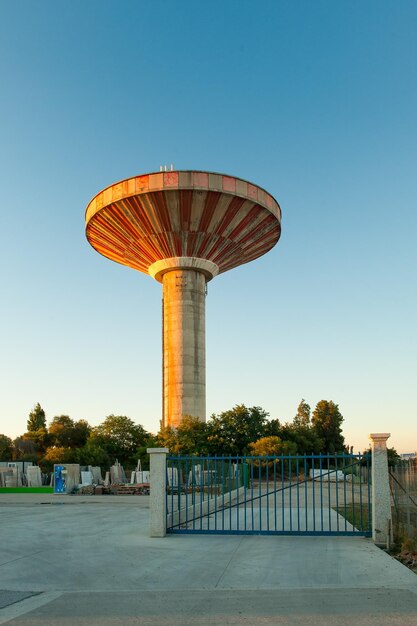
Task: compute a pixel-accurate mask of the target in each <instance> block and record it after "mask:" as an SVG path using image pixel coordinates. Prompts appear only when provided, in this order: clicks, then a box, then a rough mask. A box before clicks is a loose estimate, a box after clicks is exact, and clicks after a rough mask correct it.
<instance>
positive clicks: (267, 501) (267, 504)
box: [261, 456, 269, 530]
mask: <svg viewBox="0 0 417 626" xmlns="http://www.w3.org/2000/svg"><path fill="white" fill-rule="evenodd" d="M261 505H262V503H261ZM266 529H267V530H269V456H267V457H266Z"/></svg>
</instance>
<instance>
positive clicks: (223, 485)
mask: <svg viewBox="0 0 417 626" xmlns="http://www.w3.org/2000/svg"><path fill="white" fill-rule="evenodd" d="M224 465H225V463H224V457H222V530H224V490H225V483H224V481H225V478H224Z"/></svg>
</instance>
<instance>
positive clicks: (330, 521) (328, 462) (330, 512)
mask: <svg viewBox="0 0 417 626" xmlns="http://www.w3.org/2000/svg"><path fill="white" fill-rule="evenodd" d="M327 474H328V476H327V482H328V489H327V497H328V500H329V502H328V508H329V531H331V529H332V517H331V515H332V507H331V506H330V500H331V497H330V496H331V492H330V453H329V452H328V453H327ZM336 479H337V468H336Z"/></svg>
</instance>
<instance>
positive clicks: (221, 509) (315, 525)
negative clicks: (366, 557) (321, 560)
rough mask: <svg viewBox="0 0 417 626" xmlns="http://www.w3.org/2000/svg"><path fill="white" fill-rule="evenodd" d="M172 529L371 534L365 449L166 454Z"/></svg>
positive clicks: (284, 533) (192, 531)
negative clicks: (270, 453) (239, 454)
mask: <svg viewBox="0 0 417 626" xmlns="http://www.w3.org/2000/svg"><path fill="white" fill-rule="evenodd" d="M166 498H167V501H166V505H167V532H168V533H221V534H257V535H260V534H274V535H292V534H298V535H363V536H367V537H369V536H371V491H370V459H369V455H367V454H365V455H361V454H356V455H353V454H323V455H321V454H320V455H302V456H295V455H290V456H257V457H254V456H242V457H197V456H168V457H167V496H166Z"/></svg>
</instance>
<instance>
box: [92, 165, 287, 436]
mask: <svg viewBox="0 0 417 626" xmlns="http://www.w3.org/2000/svg"><path fill="white" fill-rule="evenodd" d="M85 218H86V235H87V239H88V241H89V242H90V244H91V245H92V246H93V248H95V250H97V252H100V254H102V255H104V256H105V257H107V258H109V259H111V260H112V261H116V262H117V263H121V264H123V265H128V266H129V267H131V268H133V269H135V270H138V271H140V272H144V273H145V274H149V275H150V276H152V277H153V278H155V279H156V280H157V281H159V282H160V283H162V289H163V300H162V303H163V304H162V307H163V416H162V424H163V425H165V426H173V427H176V426H178V424H179V423H180V421H181V419H182V417H183V416H184V415H192V416H197V417H198V418H199V419H200V420H203V421H204V420H205V419H206V357H205V297H206V284H207V282H208V281H209V280H211V279H212V278H214V276H217V274H221V273H222V272H226V271H227V270H230V269H232V268H234V267H237V266H238V265H242V264H243V263H248V262H249V261H252V260H253V259H256V258H257V257H260V256H261V255H263V254H265V253H266V252H268V250H270V249H271V248H272V247H273V246H274V245H275V244H276V243H277V241H278V239H279V237H280V234H281V209H280V207H279V204H278V203H277V201H276V200H275V199H274V198H273V197H272V196H271V195H270V194H268V193H267V192H266V191H264V190H263V189H261V188H260V187H258V186H256V185H254V184H252V183H249V182H247V181H245V180H242V179H240V178H235V177H233V176H227V175H224V174H216V173H212V172H199V171H160V172H157V173H154V174H145V175H141V176H135V177H134V178H128V179H126V180H123V181H121V182H118V183H115V184H114V185H111V186H110V187H107V188H106V189H104V190H103V191H101V192H100V193H98V194H97V195H96V196H95V197H94V198H93V199H92V200H91V202H90V204H89V205H88V207H87V210H86V214H85Z"/></svg>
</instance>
